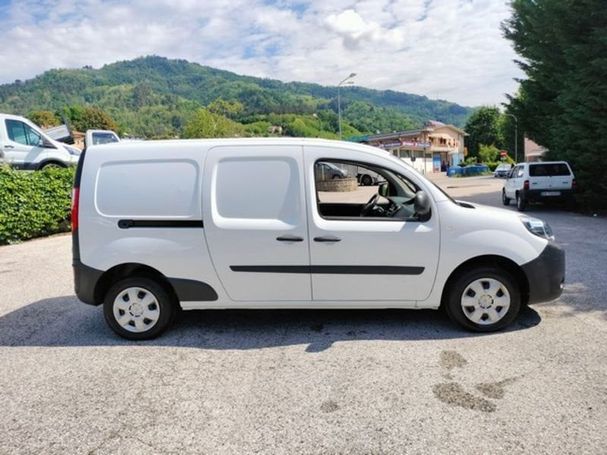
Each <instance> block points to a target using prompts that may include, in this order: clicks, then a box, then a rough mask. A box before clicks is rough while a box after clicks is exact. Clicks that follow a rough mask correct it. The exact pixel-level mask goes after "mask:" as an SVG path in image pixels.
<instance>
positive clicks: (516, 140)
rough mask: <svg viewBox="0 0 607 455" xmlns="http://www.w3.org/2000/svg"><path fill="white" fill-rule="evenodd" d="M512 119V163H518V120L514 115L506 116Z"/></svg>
mask: <svg viewBox="0 0 607 455" xmlns="http://www.w3.org/2000/svg"><path fill="white" fill-rule="evenodd" d="M506 115H507V116H509V117H512V118H513V119H514V161H515V162H517V163H518V118H517V117H516V115H514V114H506Z"/></svg>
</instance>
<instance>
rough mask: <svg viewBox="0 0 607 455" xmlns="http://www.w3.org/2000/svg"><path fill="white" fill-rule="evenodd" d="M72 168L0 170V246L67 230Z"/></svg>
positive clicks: (6, 168)
mask: <svg viewBox="0 0 607 455" xmlns="http://www.w3.org/2000/svg"><path fill="white" fill-rule="evenodd" d="M73 180H74V168H68V169H56V168H51V169H45V170H42V171H35V172H24V171H15V170H12V169H10V168H8V167H6V166H0V245H5V244H8V243H15V242H18V241H20V240H27V239H31V238H34V237H40V236H44V235H49V234H54V233H56V232H66V231H69V230H70V223H69V218H70V204H71V191H72V182H73Z"/></svg>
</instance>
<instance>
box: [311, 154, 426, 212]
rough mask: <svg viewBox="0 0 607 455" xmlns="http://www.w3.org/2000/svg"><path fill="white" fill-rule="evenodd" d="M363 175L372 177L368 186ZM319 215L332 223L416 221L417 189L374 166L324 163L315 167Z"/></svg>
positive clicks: (332, 161) (317, 163)
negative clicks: (332, 221) (333, 221)
mask: <svg viewBox="0 0 607 455" xmlns="http://www.w3.org/2000/svg"><path fill="white" fill-rule="evenodd" d="M361 175H367V176H372V181H373V183H374V184H373V185H371V186H364V185H362V184H361V183H360V182H364V180H363V179H361V178H360V176H361ZM314 180H315V188H316V201H317V208H318V212H319V215H320V216H322V217H323V218H326V219H331V220H350V221H352V220H356V221H360V220H374V221H403V220H416V219H417V218H416V215H415V209H414V205H413V200H414V198H415V193H416V192H417V188H416V186H415V185H414V184H413V183H412V182H411V181H409V180H408V179H407V178H406V177H404V176H402V175H400V174H397V173H396V172H393V171H391V170H388V169H384V168H379V167H376V166H373V165H370V164H366V163H360V162H353V161H348V162H346V161H340V160H329V159H327V160H320V161H317V162H316V164H315V166H314Z"/></svg>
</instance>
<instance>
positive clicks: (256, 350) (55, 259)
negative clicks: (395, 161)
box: [0, 177, 607, 454]
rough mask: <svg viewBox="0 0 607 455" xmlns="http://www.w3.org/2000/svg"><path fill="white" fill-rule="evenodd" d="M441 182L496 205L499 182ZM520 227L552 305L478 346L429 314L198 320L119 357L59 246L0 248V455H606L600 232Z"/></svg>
mask: <svg viewBox="0 0 607 455" xmlns="http://www.w3.org/2000/svg"><path fill="white" fill-rule="evenodd" d="M437 180H438V183H439V184H441V185H442V186H443V187H446V188H447V191H449V192H451V193H452V194H453V195H455V196H456V197H458V198H462V199H467V200H472V201H477V202H482V203H488V204H492V205H498V204H499V203H500V202H499V190H500V188H501V183H502V182H500V181H497V180H495V179H492V178H486V177H482V178H473V179H449V180H448V179H445V178H438V179H437ZM530 213H531V214H535V215H537V216H540V217H542V218H544V219H546V220H548V221H549V222H550V223H551V225H552V226H553V229H554V231H555V233H556V235H557V239H558V240H559V241H560V242H561V243H562V244H563V245H564V246H565V248H566V250H567V261H568V262H567V286H566V289H565V293H564V295H563V297H562V298H561V299H560V300H558V301H556V302H553V303H550V304H542V305H535V306H534V307H533V308H529V309H527V310H526V311H525V312H524V313H523V314H522V315H521V317H520V318H519V319H518V321H517V322H516V323H515V324H514V326H513V327H512V328H511V329H509V330H507V331H505V332H501V333H497V334H489V335H476V334H470V333H467V332H463V331H461V330H459V329H458V328H457V327H455V326H453V325H451V323H450V322H449V321H448V320H447V319H446V318H445V316H444V315H442V314H441V313H440V312H433V311H324V312H323V311H257V312H255V311H213V312H211V311H209V312H195V313H185V314H184V315H183V316H182V317H181V319H180V320H179V321H177V323H176V324H175V326H174V327H173V328H172V329H171V330H170V331H169V332H168V333H167V334H166V335H165V336H163V337H162V338H160V339H158V340H156V341H152V342H144V343H130V342H125V341H123V340H120V339H118V338H116V337H115V336H114V335H113V334H112V333H111V332H110V330H109V329H108V328H106V326H105V323H104V322H103V316H102V312H101V309H100V308H94V307H89V306H86V305H84V304H81V303H79V302H78V301H77V300H76V299H75V297H74V295H73V291H72V275H71V268H70V261H71V258H70V239H69V237H68V236H55V237H51V238H48V239H43V240H34V241H30V242H26V243H24V244H21V245H14V246H8V247H1V248H0V409H1V410H2V412H0V453H2V454H4V453H11V454H12V453H23V454H26V453H27V454H29V453H46V454H51V453H87V454H105V453H107V454H110V453H111V454H114V453H180V454H182V453H234V454H242V453H278V454H282V453H284V454H293V453H319V454H320V453H322V454H326V453H348V454H357V453H360V454H362V453H365V454H367V453H377V454H379V453H390V454H391V453H429V454H441V453H466V454H475V453H537V454H541V453H545V454H556V453H575V454H583V453H597V454H598V453H604V452H605V446H606V445H607V427H606V425H605V422H607V366H606V365H607V341H606V340H607V337H606V335H607V301H606V300H605V298H604V296H605V295H607V289H606V287H607V284H606V282H605V270H606V269H607V254H606V253H607V220H606V219H601V218H592V217H584V216H580V215H576V214H573V213H566V212H562V211H558V210H555V209H550V208H541V207H538V208H532V210H530Z"/></svg>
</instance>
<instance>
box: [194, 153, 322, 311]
mask: <svg viewBox="0 0 607 455" xmlns="http://www.w3.org/2000/svg"><path fill="white" fill-rule="evenodd" d="M302 161H303V149H302V147H301V146H282V145H264V146H256V145H253V146H218V147H213V148H211V149H210V150H209V151H208V153H207V158H206V162H205V167H204V179H203V214H204V227H205V235H206V239H207V245H208V249H209V252H210V253H211V258H212V260H213V265H214V267H215V270H216V271H217V275H218V276H219V279H220V280H221V282H222V284H223V286H224V288H225V291H226V292H227V294H228V295H229V296H230V298H231V299H233V300H236V301H281V300H282V301H289V300H311V298H312V285H311V283H310V271H309V268H310V255H309V245H308V233H307V225H306V205H305V199H304V191H303V189H304V179H303V165H302Z"/></svg>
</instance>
